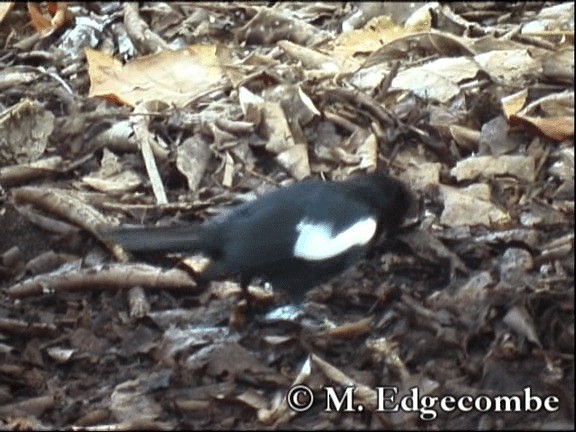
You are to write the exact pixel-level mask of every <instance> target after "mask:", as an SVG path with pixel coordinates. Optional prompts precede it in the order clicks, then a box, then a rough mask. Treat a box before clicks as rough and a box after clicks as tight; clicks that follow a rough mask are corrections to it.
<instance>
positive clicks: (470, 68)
mask: <svg viewBox="0 0 576 432" xmlns="http://www.w3.org/2000/svg"><path fill="white" fill-rule="evenodd" d="M0 40H2V41H3V43H2V46H1V47H0V50H1V52H0V59H1V60H0V64H1V67H0V227H2V229H3V231H2V235H0V287H1V289H2V291H1V294H0V418H1V423H2V427H3V428H4V429H7V430H21V429H32V430H34V429H63V428H66V429H69V428H85V429H93V430H97V429H98V430H101V429H108V430H111V429H116V430H123V429H138V430H140V429H144V428H146V429H175V428H177V429H216V428H218V429H248V428H249V429H256V428H280V429H288V428H295V429H304V428H306V429H307V430H308V429H310V428H312V429H338V430H343V429H359V428H373V429H417V428H418V429H429V430H438V429H447V430H448V429H456V430H459V429H466V430H475V429H479V428H482V429H487V428H490V429H492V428H498V429H511V428H517V429H527V428H530V429H540V428H547V429H572V428H573V425H574V408H573V407H574V4H573V3H570V2H566V3H542V2H524V3H498V2H492V3H490V2H483V3H474V2H472V3H437V2H429V3H386V2H384V3H378V2H366V3H357V2H348V3H322V2H316V3H290V2H278V3H274V4H271V3H270V4H266V5H265V4H263V3H259V2H255V3H242V2H240V3H211V2H206V3H182V2H175V3H146V2H144V3H121V2H110V3H107V2H102V3H97V2H96V3H93V2H85V3H70V4H67V3H50V2H47V3H41V4H32V3H31V4H30V5H28V6H27V7H26V5H23V4H19V3H10V2H6V3H2V4H1V5H0ZM377 169H387V170H388V171H390V172H391V173H392V174H394V175H396V176H398V177H400V178H401V179H403V180H404V181H406V182H407V183H408V184H410V186H411V188H412V189H413V190H414V192H415V194H416V195H417V196H418V201H419V203H418V204H419V205H418V206H416V207H417V208H414V209H413V211H412V214H411V218H410V220H409V221H408V222H407V224H406V226H405V227H404V229H403V231H402V232H401V233H399V235H398V236H397V237H396V238H395V239H394V240H392V241H390V242H389V243H388V244H387V245H386V247H385V248H380V249H378V250H377V251H376V253H374V254H373V255H371V256H370V257H368V259H367V260H365V261H364V262H362V263H361V264H359V265H358V266H356V267H355V268H354V269H352V270H351V271H349V272H347V273H345V274H344V275H342V276H341V277H339V278H337V279H335V280H333V281H331V282H330V283H328V284H325V285H322V286H320V287H318V288H316V289H314V290H312V291H311V292H310V293H309V295H308V299H307V302H306V303H304V304H303V305H301V307H297V306H294V305H292V306H287V307H284V308H279V309H272V310H271V308H272V307H273V306H271V305H269V304H268V306H266V307H262V308H263V311H258V314H257V317H256V318H251V319H248V320H247V319H246V307H247V306H246V304H245V303H243V302H241V301H239V291H240V290H239V287H238V284H237V283H236V282H235V281H223V282H214V283H212V284H211V285H210V286H203V285H202V284H201V283H199V282H198V281H197V280H195V278H194V270H195V269H196V268H197V266H200V265H201V263H198V262H197V261H195V260H192V259H190V260H186V261H185V262H181V261H180V260H179V258H178V257H172V256H168V257H165V256H162V257H155V258H154V259H152V260H151V261H148V263H146V264H144V263H142V262H138V261H137V260H136V259H134V257H129V256H127V255H126V253H125V252H124V251H123V250H122V249H120V248H119V247H118V246H116V245H113V244H109V243H106V242H104V241H103V240H102V239H101V238H99V236H98V227H99V226H101V225H116V224H119V223H133V224H142V223H146V224H155V223H158V222H160V223H174V222H176V221H190V222H198V221H201V220H203V219H205V218H208V217H211V216H213V215H214V214H215V213H217V212H219V211H221V210H222V208H224V207H226V206H228V205H231V204H235V203H238V202H241V201H245V200H248V199H253V198H254V197H255V196H257V195H260V194H261V193H264V192H266V191H268V190H271V189H274V188H276V187H282V186H285V185H287V184H290V183H292V182H295V181H300V180H302V179H305V178H307V177H311V176H312V177H321V178H327V179H335V180H337V179H341V178H345V177H347V176H349V175H351V174H353V173H354V172H357V171H364V172H372V171H374V170H377ZM252 292H253V294H254V297H257V298H258V299H259V300H260V301H261V303H266V302H268V303H270V301H271V300H270V297H271V296H270V295H269V293H267V292H266V291H265V290H262V289H260V288H259V287H254V289H253V290H252ZM300 386H306V388H308V389H310V393H307V395H308V397H311V398H313V400H314V402H315V403H314V404H313V406H312V407H311V409H309V410H306V411H303V412H299V411H298V410H294V409H292V408H291V407H290V406H289V404H288V399H287V395H289V394H292V393H290V392H291V389H297V390H298V389H302V388H303V387H300ZM329 386H331V388H332V389H333V391H335V392H337V393H338V394H340V395H341V394H344V392H346V389H347V388H353V390H352V391H353V394H354V397H355V403H357V404H361V405H362V410H360V411H357V412H333V411H329V410H325V409H324V408H325V406H326V404H327V403H329V402H330V394H329V393H327V391H326V388H327V387H329ZM383 386H387V387H394V388H396V389H397V395H398V398H399V397H401V396H409V395H411V394H412V392H413V391H414V390H412V389H414V388H416V389H417V391H418V392H419V394H420V396H425V395H427V396H437V397H443V396H446V395H451V396H453V397H454V398H459V397H463V396H466V395H469V396H472V397H480V396H482V395H484V397H485V398H489V397H490V398H491V397H497V396H499V395H500V396H501V395H507V396H519V397H520V396H523V395H524V394H525V392H526V390H525V389H526V388H527V387H529V389H530V390H529V391H530V392H532V394H537V395H540V396H542V397H543V398H544V397H546V396H553V397H555V398H557V399H558V401H559V402H558V406H557V409H554V410H548V411H546V410H539V411H538V412H537V413H530V412H527V411H526V410H523V411H522V410H519V411H518V410H516V411H514V410H512V412H501V411H497V410H490V409H488V410H485V412H481V410H473V411H465V410H453V411H451V412H448V411H446V410H442V409H440V408H439V407H438V406H437V407H436V408H437V415H436V416H435V417H434V418H433V419H425V418H423V416H422V415H421V413H420V412H418V411H417V410H412V411H411V410H399V411H398V412H384V411H382V410H380V409H379V407H380V405H379V403H378V397H379V395H380V393H379V391H380V390H379V389H381V388H382V387H383ZM343 407H344V405H343V406H342V407H341V408H342V409H343Z"/></svg>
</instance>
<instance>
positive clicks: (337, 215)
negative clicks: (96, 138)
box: [101, 173, 411, 298]
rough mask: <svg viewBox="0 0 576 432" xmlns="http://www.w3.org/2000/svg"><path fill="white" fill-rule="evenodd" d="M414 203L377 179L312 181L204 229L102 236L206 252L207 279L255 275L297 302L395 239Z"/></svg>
mask: <svg viewBox="0 0 576 432" xmlns="http://www.w3.org/2000/svg"><path fill="white" fill-rule="evenodd" d="M410 202H411V194H410V192H409V190H408V189H407V187H406V186H405V185H404V184H403V183H402V182H400V181H399V180H396V179H394V178H392V177H389V176H387V175H384V174H381V173H377V174H367V175H358V176H354V177H351V178H350V179H347V180H345V181H339V182H323V181H320V180H307V181H303V182H301V183H297V184H294V185H292V186H289V187H286V188H281V189H278V190H275V191H273V192H270V193H268V194H266V195H263V196H262V197H260V198H258V199H256V200H254V201H251V202H248V203H244V204H242V205H240V206H238V207H235V208H234V209H233V210H232V211H230V212H228V213H226V214H225V215H223V216H219V217H215V218H213V219H210V220H208V221H206V222H204V223H202V224H194V225H178V226H172V227H138V228H128V227H116V228H106V229H103V230H101V233H102V235H103V237H104V238H107V239H110V240H113V241H115V242H117V243H119V244H120V245H122V246H123V247H124V248H126V249H128V250H130V251H134V252H179V253H190V254H192V253H201V254H203V255H206V256H207V257H209V258H211V262H210V265H209V266H208V268H207V269H206V271H205V272H203V274H202V275H201V277H202V278H204V279H207V280H214V279H225V278H230V277H234V276H237V275H239V276H240V278H241V283H242V285H243V286H247V284H248V283H249V282H250V280H252V279H253V278H255V277H258V278H262V279H263V280H265V281H267V282H269V283H271V284H272V286H273V287H274V288H280V289H284V290H286V291H287V292H288V293H289V294H290V295H291V296H292V297H293V298H299V297H300V296H301V295H302V294H303V293H304V292H305V291H307V290H308V289H310V288H312V287H314V286H316V285H318V284H320V283H323V282H326V281H328V280H330V279H331V278H333V277H334V276H336V275H337V274H339V273H341V272H342V271H344V270H345V269H346V268H348V267H350V266H351V265H352V264H354V263H355V262H356V261H358V260H359V259H361V258H362V257H363V256H364V255H365V253H366V252H367V251H368V250H369V248H370V247H371V245H372V244H373V242H374V241H375V239H376V238H377V237H378V236H379V235H380V234H381V233H386V234H387V235H389V234H391V233H394V232H395V230H396V229H397V228H398V226H399V225H400V224H401V223H402V221H403V219H404V217H405V216H406V213H407V211H408V208H409V206H410Z"/></svg>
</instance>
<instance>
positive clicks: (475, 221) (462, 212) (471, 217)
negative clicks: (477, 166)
mask: <svg viewBox="0 0 576 432" xmlns="http://www.w3.org/2000/svg"><path fill="white" fill-rule="evenodd" d="M440 192H441V193H442V197H443V199H444V210H443V211H442V215H441V216H440V223H442V224H444V225H448V226H458V225H470V226H474V225H484V226H487V227H501V226H506V225H508V224H509V223H510V222H511V221H512V218H511V217H510V215H509V214H508V213H507V212H505V211H504V210H502V209H500V208H499V207H497V206H496V205H495V204H493V203H492V202H491V201H490V186H488V185H487V184H475V185H471V186H469V187H467V188H464V189H456V188H452V187H449V186H445V185H440Z"/></svg>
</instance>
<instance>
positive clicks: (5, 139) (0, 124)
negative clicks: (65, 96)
mask: <svg viewBox="0 0 576 432" xmlns="http://www.w3.org/2000/svg"><path fill="white" fill-rule="evenodd" d="M53 129H54V115H53V114H52V113H51V112H50V111H48V110H46V109H45V108H44V107H43V106H42V104H40V103H39V102H36V101H33V100H30V99H24V100H22V101H20V102H19V103H17V104H16V105H13V106H11V107H10V108H8V109H6V110H4V111H3V112H1V113H0V165H5V164H11V163H28V162H33V161H34V160H36V159H38V158H39V157H40V156H41V155H42V154H43V153H44V150H45V149H46V144H47V143H48V138H49V136H50V134H51V133H52V130H53Z"/></svg>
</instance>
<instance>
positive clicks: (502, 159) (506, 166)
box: [450, 155, 536, 182]
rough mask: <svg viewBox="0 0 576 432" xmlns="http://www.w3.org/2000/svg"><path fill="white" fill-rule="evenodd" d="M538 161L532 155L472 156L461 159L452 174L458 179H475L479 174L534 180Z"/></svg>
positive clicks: (451, 171)
mask: <svg viewBox="0 0 576 432" xmlns="http://www.w3.org/2000/svg"><path fill="white" fill-rule="evenodd" d="M535 168H536V162H535V160H534V158H533V157H532V156H522V155H503V156H472V157H469V158H467V159H463V160H461V161H459V162H458V163H457V164H456V166H455V167H454V168H452V169H451V170H450V174H451V175H453V176H454V177H456V180H457V181H459V182H460V181H463V180H475V179H476V178H478V177H479V176H485V177H488V178H489V177H491V176H498V175H501V176H513V177H516V178H518V179H520V180H523V181H527V182H532V181H534V179H535V177H536V170H535Z"/></svg>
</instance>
